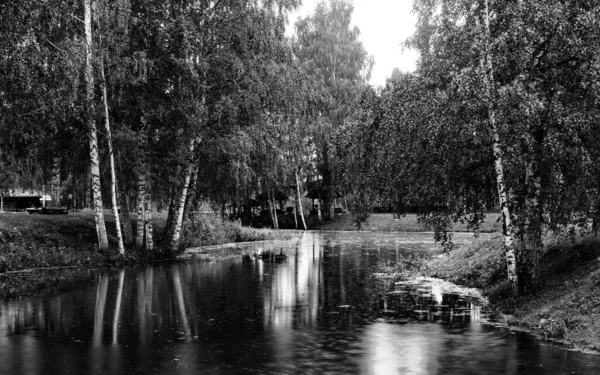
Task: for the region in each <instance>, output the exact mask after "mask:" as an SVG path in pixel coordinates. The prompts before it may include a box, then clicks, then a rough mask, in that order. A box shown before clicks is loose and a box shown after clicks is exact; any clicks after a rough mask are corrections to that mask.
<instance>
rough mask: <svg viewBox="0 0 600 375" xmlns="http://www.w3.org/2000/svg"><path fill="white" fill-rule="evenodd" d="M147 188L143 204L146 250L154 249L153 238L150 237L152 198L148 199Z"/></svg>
mask: <svg viewBox="0 0 600 375" xmlns="http://www.w3.org/2000/svg"><path fill="white" fill-rule="evenodd" d="M148 190H149V189H146V199H145V200H146V202H145V205H144V211H145V215H144V221H145V225H144V226H145V228H146V250H148V251H152V250H154V238H153V237H152V231H153V230H152V200H151V199H150V193H149V192H148Z"/></svg>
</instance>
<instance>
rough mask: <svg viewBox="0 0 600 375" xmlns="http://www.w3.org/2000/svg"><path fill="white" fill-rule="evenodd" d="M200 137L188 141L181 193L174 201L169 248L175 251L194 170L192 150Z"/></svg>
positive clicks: (198, 142)
mask: <svg viewBox="0 0 600 375" xmlns="http://www.w3.org/2000/svg"><path fill="white" fill-rule="evenodd" d="M200 141H201V140H200V137H194V138H193V139H192V140H191V141H190V145H189V160H188V162H187V165H186V168H185V175H184V178H183V186H182V188H181V193H180V194H179V197H178V199H177V202H176V207H175V220H174V221H173V233H172V235H171V250H172V251H177V250H178V248H179V240H180V238H181V228H182V226H183V214H184V211H185V202H186V198H187V194H188V189H189V187H190V181H191V179H192V174H193V171H194V151H195V149H196V145H197V144H200Z"/></svg>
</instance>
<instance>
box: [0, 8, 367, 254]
mask: <svg viewBox="0 0 600 375" xmlns="http://www.w3.org/2000/svg"><path fill="white" fill-rule="evenodd" d="M298 5H299V2H298V1H296V0H255V1H246V0H220V1H211V0H169V1H162V0H161V1H140V0H118V1H107V0H59V1H53V2H37V1H29V0H27V1H16V0H15V1H12V0H10V1H5V2H2V4H1V5H0V38H1V43H0V49H1V50H0V54H1V55H2V56H1V57H0V75H1V79H0V81H1V83H0V110H1V113H2V116H1V117H0V132H1V133H2V137H1V139H0V162H1V163H2V179H1V182H2V192H4V191H7V190H8V189H10V188H15V187H18V188H24V189H34V190H37V191H41V190H44V191H45V192H47V191H52V195H53V200H54V201H55V202H65V200H66V197H67V195H70V196H71V197H72V200H73V202H72V203H73V204H74V205H76V206H78V207H88V208H91V209H93V210H94V211H95V212H96V227H97V231H98V239H99V248H100V250H102V251H105V250H107V248H108V242H107V239H106V230H105V223H104V209H105V208H108V207H111V206H112V209H113V210H114V214H115V217H116V218H117V230H118V231H119V232H121V229H122V235H121V234H120V233H119V238H121V237H122V238H123V239H122V240H121V239H120V240H119V251H120V252H121V253H123V252H124V251H125V248H126V247H131V246H134V245H135V246H137V247H139V248H147V249H148V250H151V249H153V247H154V240H153V228H152V218H151V215H152V212H154V211H155V210H156V209H158V210H164V211H168V219H167V228H166V231H165V233H164V235H163V236H161V238H163V242H164V243H163V246H164V247H166V248H169V249H171V250H177V249H178V247H179V246H180V239H181V233H182V226H183V224H184V222H185V219H186V217H187V214H188V213H189V212H191V211H193V210H194V209H195V207H197V205H198V202H200V201H203V200H210V201H212V202H213V203H215V204H218V205H219V206H221V207H225V206H234V207H241V206H243V205H245V204H246V203H247V202H248V199H249V198H255V197H257V196H258V195H262V196H263V198H264V199H263V200H267V201H268V203H269V204H268V205H269V211H270V212H271V217H272V222H273V225H274V226H277V214H276V205H275V198H276V194H278V193H279V192H283V193H284V194H286V195H289V196H291V197H294V200H295V201H296V202H297V203H296V206H300V204H299V201H300V196H301V195H302V196H303V195H304V192H305V190H306V189H307V183H311V184H313V185H314V186H317V185H318V186H319V191H323V197H322V199H323V200H324V201H325V202H329V201H331V199H330V198H329V194H331V192H332V191H334V184H335V183H336V181H334V179H333V178H332V177H331V174H332V173H331V172H330V169H331V168H330V167H329V166H328V165H329V164H330V163H331V162H328V160H329V159H328V158H330V157H333V154H331V152H330V151H328V150H330V149H331V146H330V145H329V144H330V142H331V141H330V134H331V131H330V130H329V129H331V128H332V126H334V125H335V124H339V123H341V122H343V121H344V120H343V119H344V118H345V117H348V118H349V117H351V115H352V111H351V110H349V108H352V104H353V103H355V102H356V99H357V97H358V93H359V92H360V90H361V89H362V88H363V87H364V86H365V85H366V80H367V78H368V71H369V66H370V63H369V60H368V56H367V54H366V52H365V50H364V48H363V47H362V45H361V44H360V42H359V41H358V29H356V28H354V29H350V24H349V22H350V18H351V14H352V5H351V3H350V2H348V1H345V0H335V1H332V2H331V3H326V2H323V3H321V4H319V7H318V8H317V10H316V13H315V14H314V15H312V16H310V17H307V18H306V19H304V20H301V21H300V22H299V23H298V25H297V30H298V32H297V35H298V37H293V38H289V37H286V36H285V27H286V22H287V17H288V13H289V11H291V10H292V9H294V8H296V7H297V6H298ZM323 35H327V37H326V40H325V39H323V38H322V36H323ZM346 42H348V43H350V45H349V48H350V49H345V48H341V49H340V48H337V47H336V48H335V50H332V49H331V47H332V46H343V45H345V43H346ZM329 57H331V58H329ZM315 152H316V153H317V154H318V155H319V157H317V158H315V157H314V154H315ZM321 155H324V156H323V158H324V159H322V158H321ZM311 186H312V185H311ZM261 193H262V194H261ZM55 204H56V203H55ZM327 204H329V203H327ZM119 206H120V207H121V210H120V211H121V213H120V215H119V214H118V212H119V210H118V207H119ZM129 208H135V211H137V227H136V228H131V225H130V223H131V220H130V219H129ZM299 208H300V207H299ZM120 216H121V217H120ZM119 219H120V220H119ZM304 227H306V224H304Z"/></svg>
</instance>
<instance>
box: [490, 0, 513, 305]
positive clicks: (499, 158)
mask: <svg viewBox="0 0 600 375" xmlns="http://www.w3.org/2000/svg"><path fill="white" fill-rule="evenodd" d="M484 17H485V20H484V21H485V52H484V54H485V55H484V58H483V60H484V61H485V63H486V65H485V67H484V68H485V70H486V72H485V77H484V84H485V90H486V101H487V107H488V121H489V124H490V128H491V131H492V141H493V146H492V147H493V152H494V165H495V170H496V183H497V185H498V200H499V202H500V211H501V213H502V220H503V225H502V234H503V236H504V251H505V254H506V267H507V274H508V283H509V285H510V290H511V292H512V294H513V296H518V295H519V282H518V277H517V259H516V255H515V245H514V238H513V225H512V223H511V217H510V210H509V206H508V194H507V191H506V185H505V181H504V160H503V156H504V153H503V149H502V143H501V141H500V132H499V129H498V123H497V119H496V109H495V103H494V100H495V92H494V90H495V89H494V87H493V85H494V66H493V63H492V57H491V52H490V14H489V8H488V0H485V15H484Z"/></svg>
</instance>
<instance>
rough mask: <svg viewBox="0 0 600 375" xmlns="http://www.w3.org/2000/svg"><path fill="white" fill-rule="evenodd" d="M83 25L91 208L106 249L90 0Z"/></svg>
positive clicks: (103, 250)
mask: <svg viewBox="0 0 600 375" xmlns="http://www.w3.org/2000/svg"><path fill="white" fill-rule="evenodd" d="M84 25H85V84H86V112H85V116H86V125H87V130H88V140H89V145H90V174H91V178H92V192H93V199H92V202H93V208H94V211H95V220H96V232H97V234H98V249H99V250H100V251H102V252H106V251H108V237H107V235H106V226H105V224H104V211H103V207H102V192H101V189H100V160H99V157H98V136H97V131H96V119H95V116H96V114H95V104H94V73H93V62H94V56H93V38H92V1H91V0H84Z"/></svg>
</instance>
